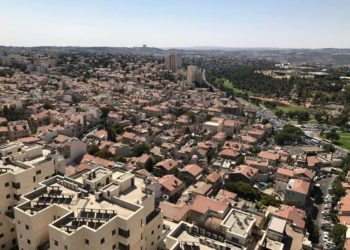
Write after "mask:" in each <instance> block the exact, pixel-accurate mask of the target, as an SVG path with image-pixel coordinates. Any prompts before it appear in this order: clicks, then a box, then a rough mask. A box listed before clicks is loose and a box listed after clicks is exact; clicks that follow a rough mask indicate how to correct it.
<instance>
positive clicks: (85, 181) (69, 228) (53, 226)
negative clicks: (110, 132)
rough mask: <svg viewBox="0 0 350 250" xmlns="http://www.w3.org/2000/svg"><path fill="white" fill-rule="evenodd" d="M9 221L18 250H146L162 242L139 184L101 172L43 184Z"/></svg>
mask: <svg viewBox="0 0 350 250" xmlns="http://www.w3.org/2000/svg"><path fill="white" fill-rule="evenodd" d="M88 190H90V191H88ZM15 221H16V228H17V236H18V245H19V249H21V250H22V249H23V250H31V249H32V250H36V249H37V248H38V247H42V248H44V249H48V247H49V248H50V249H60V250H61V249H65V250H69V249H72V250H73V249H74V250H75V249H94V250H95V249H121V250H124V249H131V250H134V249H138V250H140V249H142V250H146V249H149V250H152V249H157V247H158V245H159V243H160V242H161V241H162V236H163V216H162V213H161V211H160V210H159V209H156V206H155V196H154V194H153V192H152V191H150V190H149V189H147V188H146V187H145V185H144V180H143V179H141V178H138V177H136V176H134V174H132V173H130V172H122V171H120V170H117V171H111V170H109V169H105V168H102V167H97V168H95V169H93V170H91V171H90V172H87V173H86V174H85V175H83V176H80V177H78V178H76V179H71V178H67V177H62V176H55V177H52V178H50V179H48V180H45V181H43V182H42V183H41V185H40V187H39V188H38V189H36V190H34V191H32V192H30V193H28V194H26V195H24V196H23V197H22V203H21V204H20V205H19V206H17V207H16V208H15Z"/></svg>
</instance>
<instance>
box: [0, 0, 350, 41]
mask: <svg viewBox="0 0 350 250" xmlns="http://www.w3.org/2000/svg"><path fill="white" fill-rule="evenodd" d="M142 44H147V45H148V46H155V47H189V46H225V47H282V48H283V47H284V48H287V47H289V48H291V47H293V48H321V47H342V48H349V47H350V0H94V1H92V0H55V1H54V0H6V1H5V0H0V45H13V46H38V45H59V46H67V45H72V46H141V45H142Z"/></svg>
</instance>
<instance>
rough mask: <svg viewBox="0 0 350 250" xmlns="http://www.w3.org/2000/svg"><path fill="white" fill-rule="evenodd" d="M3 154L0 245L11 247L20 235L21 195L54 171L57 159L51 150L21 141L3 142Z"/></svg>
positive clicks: (0, 183) (1, 162)
mask: <svg viewBox="0 0 350 250" xmlns="http://www.w3.org/2000/svg"><path fill="white" fill-rule="evenodd" d="M0 156H1V160H0V185H1V187H0V199H1V202H0V229H1V230H0V235H1V237H0V246H1V248H2V249H11V248H13V247H15V246H16V245H17V236H18V234H16V228H17V226H16V224H15V217H14V207H15V206H16V205H18V204H19V203H20V200H21V195H23V194H26V193H28V192H31V191H33V190H34V189H35V188H37V187H38V186H39V183H40V182H41V181H44V180H45V179H49V178H51V176H52V175H54V173H55V160H54V159H53V158H54V157H52V156H51V151H50V150H47V149H43V147H42V146H40V145H32V146H25V145H24V144H23V143H20V142H11V143H8V144H3V145H1V146H0ZM35 223H36V221H35ZM24 249H27V248H24Z"/></svg>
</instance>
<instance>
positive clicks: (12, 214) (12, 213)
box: [5, 209, 15, 224]
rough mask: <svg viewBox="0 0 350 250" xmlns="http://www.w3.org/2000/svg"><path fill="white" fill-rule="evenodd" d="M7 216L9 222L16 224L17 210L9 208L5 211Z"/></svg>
mask: <svg viewBox="0 0 350 250" xmlns="http://www.w3.org/2000/svg"><path fill="white" fill-rule="evenodd" d="M5 215H6V218H7V220H8V222H10V223H12V224H14V223H15V211H14V210H13V209H10V210H7V211H6V212H5Z"/></svg>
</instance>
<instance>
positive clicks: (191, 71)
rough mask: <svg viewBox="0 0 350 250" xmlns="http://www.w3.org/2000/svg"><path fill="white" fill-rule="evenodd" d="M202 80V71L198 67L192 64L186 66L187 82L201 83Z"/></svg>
mask: <svg viewBox="0 0 350 250" xmlns="http://www.w3.org/2000/svg"><path fill="white" fill-rule="evenodd" d="M202 81H203V72H202V70H201V69H200V68H198V67H197V66H194V65H189V66H188V67H187V82H188V83H201V82H202Z"/></svg>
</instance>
